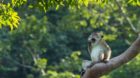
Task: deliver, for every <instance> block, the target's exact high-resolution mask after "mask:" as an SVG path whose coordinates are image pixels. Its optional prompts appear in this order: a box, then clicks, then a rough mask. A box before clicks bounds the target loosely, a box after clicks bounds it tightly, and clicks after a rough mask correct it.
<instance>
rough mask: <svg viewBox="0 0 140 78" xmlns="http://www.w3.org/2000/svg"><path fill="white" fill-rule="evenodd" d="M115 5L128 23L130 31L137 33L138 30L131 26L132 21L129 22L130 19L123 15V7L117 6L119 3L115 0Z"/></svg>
mask: <svg viewBox="0 0 140 78" xmlns="http://www.w3.org/2000/svg"><path fill="white" fill-rule="evenodd" d="M115 3H116V5H117V6H118V8H119V10H120V12H121V13H122V15H123V17H124V18H125V19H126V20H127V22H128V23H129V25H130V27H131V28H132V30H133V31H134V32H135V33H139V32H138V30H137V29H136V28H135V26H134V25H133V23H132V21H131V20H130V18H129V17H128V16H127V15H126V14H125V13H124V11H123V7H122V6H121V5H120V4H119V2H118V1H117V0H115Z"/></svg>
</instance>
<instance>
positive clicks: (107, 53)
mask: <svg viewBox="0 0 140 78" xmlns="http://www.w3.org/2000/svg"><path fill="white" fill-rule="evenodd" d="M110 56H111V52H105V53H104V59H103V62H105V63H107V62H108V61H109V59H110Z"/></svg>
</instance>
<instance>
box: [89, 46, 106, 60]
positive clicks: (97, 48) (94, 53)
mask: <svg viewBox="0 0 140 78" xmlns="http://www.w3.org/2000/svg"><path fill="white" fill-rule="evenodd" d="M101 52H103V47H101V46H95V47H94V48H92V50H91V59H92V61H93V62H95V61H99V57H100V54H101Z"/></svg>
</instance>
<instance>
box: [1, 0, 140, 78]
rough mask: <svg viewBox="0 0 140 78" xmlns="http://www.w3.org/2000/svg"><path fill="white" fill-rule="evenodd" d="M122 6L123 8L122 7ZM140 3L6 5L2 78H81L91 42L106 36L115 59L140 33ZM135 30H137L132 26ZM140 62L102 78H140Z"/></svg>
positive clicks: (14, 1) (76, 0)
mask: <svg viewBox="0 0 140 78" xmlns="http://www.w3.org/2000/svg"><path fill="white" fill-rule="evenodd" d="M118 4H119V5H118ZM139 6H140V1H139V0H110V1H109V0H103V1H102V0H1V1H0V63H1V64H0V77H1V78H10V77H12V78H14V77H15V78H80V71H81V62H82V59H90V58H89V54H88V52H87V37H88V36H89V34H90V33H92V32H95V31H101V33H102V34H104V39H105V40H106V41H107V43H108V44H109V45H110V46H111V49H112V52H113V53H112V57H115V56H117V55H119V54H121V53H122V52H123V51H125V50H126V49H127V48H128V47H129V46H130V45H131V43H132V42H133V41H134V39H135V38H136V37H137V34H135V32H134V30H133V26H134V27H135V28H136V29H137V30H138V31H140V26H139V24H140V19H139V17H140V16H139V12H140V10H139ZM130 24H132V25H130ZM139 61H140V56H137V57H136V58H134V59H133V60H132V61H131V62H129V63H127V64H125V65H123V66H121V67H120V68H118V69H116V70H114V71H113V72H111V73H109V74H108V75H106V76H103V77H102V78H120V77H121V78H139V76H140V73H139V71H140V67H139V66H140V62H139Z"/></svg>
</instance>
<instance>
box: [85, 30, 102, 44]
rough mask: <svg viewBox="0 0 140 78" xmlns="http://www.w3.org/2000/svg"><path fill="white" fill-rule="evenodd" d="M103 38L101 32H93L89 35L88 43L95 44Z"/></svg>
mask: <svg viewBox="0 0 140 78" xmlns="http://www.w3.org/2000/svg"><path fill="white" fill-rule="evenodd" d="M102 38H103V36H102V35H101V34H100V33H98V32H95V33H92V34H91V35H90V36H89V37H88V44H89V45H90V46H94V45H96V44H98V43H99V42H100V41H101V40H102Z"/></svg>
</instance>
